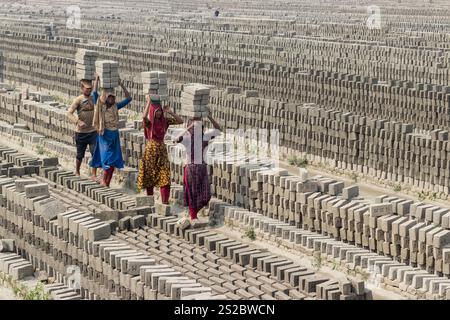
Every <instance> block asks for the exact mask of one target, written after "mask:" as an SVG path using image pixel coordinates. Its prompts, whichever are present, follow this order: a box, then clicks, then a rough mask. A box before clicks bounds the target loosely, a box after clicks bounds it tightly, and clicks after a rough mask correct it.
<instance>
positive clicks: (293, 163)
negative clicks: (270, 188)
mask: <svg viewBox="0 0 450 320" xmlns="http://www.w3.org/2000/svg"><path fill="white" fill-rule="evenodd" d="M295 161H296V156H292V155H291V156H289V158H288V163H289V165H291V166H295Z"/></svg>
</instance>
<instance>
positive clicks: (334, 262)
mask: <svg viewBox="0 0 450 320" xmlns="http://www.w3.org/2000/svg"><path fill="white" fill-rule="evenodd" d="M338 268H339V263H338V262H337V261H336V260H334V261H333V267H332V269H333V270H337V269H338Z"/></svg>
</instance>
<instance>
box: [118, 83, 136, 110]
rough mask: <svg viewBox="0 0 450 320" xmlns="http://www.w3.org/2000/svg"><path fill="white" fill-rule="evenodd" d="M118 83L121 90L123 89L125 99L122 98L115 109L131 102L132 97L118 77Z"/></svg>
mask: <svg viewBox="0 0 450 320" xmlns="http://www.w3.org/2000/svg"><path fill="white" fill-rule="evenodd" d="M119 85H120V87H121V88H122V90H123V94H124V95H125V99H124V100H122V101H120V102H119V103H118V104H117V109H119V110H120V109H122V108H123V107H125V106H126V105H128V104H129V103H130V102H131V100H132V98H131V95H130V93H129V92H128V90H127V88H125V86H124V85H123V82H122V80H120V79H119Z"/></svg>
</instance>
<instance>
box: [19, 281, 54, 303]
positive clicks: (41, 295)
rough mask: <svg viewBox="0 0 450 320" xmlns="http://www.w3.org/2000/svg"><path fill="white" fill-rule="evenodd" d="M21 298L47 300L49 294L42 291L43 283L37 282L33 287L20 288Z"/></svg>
mask: <svg viewBox="0 0 450 320" xmlns="http://www.w3.org/2000/svg"><path fill="white" fill-rule="evenodd" d="M21 292H23V297H22V298H23V300H49V295H48V294H47V293H45V292H44V285H43V284H42V282H39V283H38V284H37V285H36V287H34V288H33V289H29V290H27V289H22V290H21Z"/></svg>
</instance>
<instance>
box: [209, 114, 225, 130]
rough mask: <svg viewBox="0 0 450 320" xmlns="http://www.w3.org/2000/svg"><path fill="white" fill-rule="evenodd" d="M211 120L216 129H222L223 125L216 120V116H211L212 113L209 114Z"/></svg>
mask: <svg viewBox="0 0 450 320" xmlns="http://www.w3.org/2000/svg"><path fill="white" fill-rule="evenodd" d="M208 119H209V121H211V123H212V125H213V127H214V129H216V130H219V131H222V127H221V126H220V124H218V123H217V121H216V120H214V118H213V117H212V116H211V114H210V115H209V116H208Z"/></svg>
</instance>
